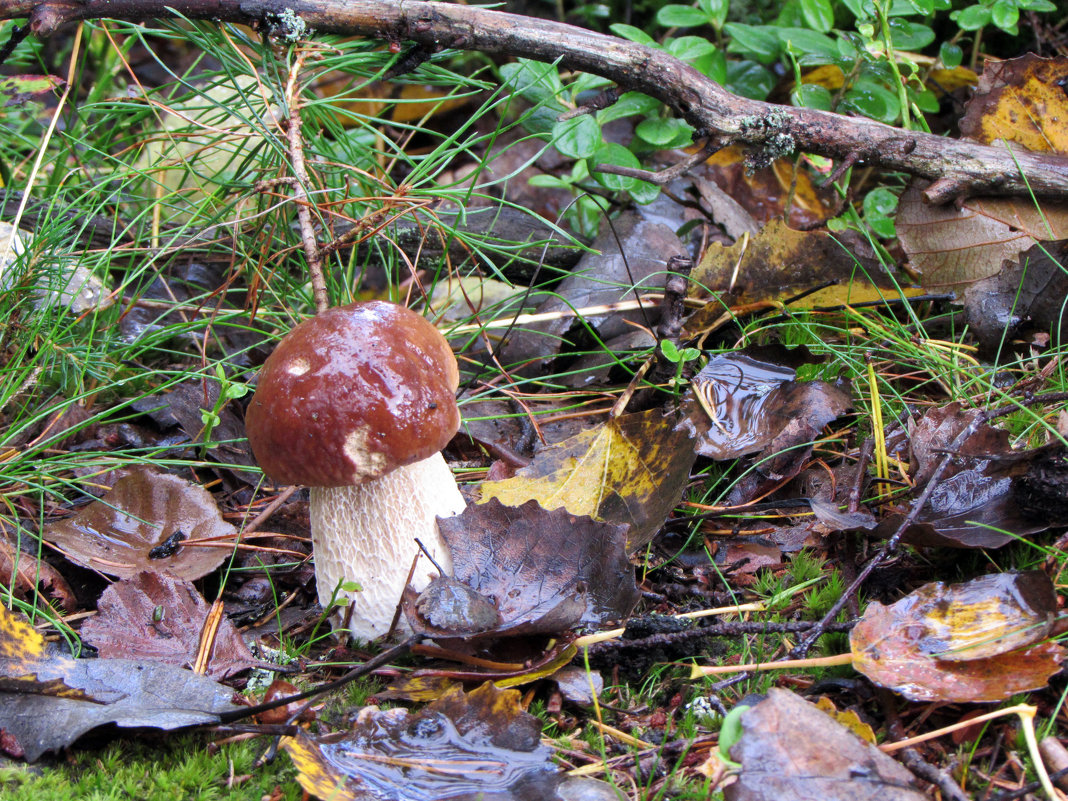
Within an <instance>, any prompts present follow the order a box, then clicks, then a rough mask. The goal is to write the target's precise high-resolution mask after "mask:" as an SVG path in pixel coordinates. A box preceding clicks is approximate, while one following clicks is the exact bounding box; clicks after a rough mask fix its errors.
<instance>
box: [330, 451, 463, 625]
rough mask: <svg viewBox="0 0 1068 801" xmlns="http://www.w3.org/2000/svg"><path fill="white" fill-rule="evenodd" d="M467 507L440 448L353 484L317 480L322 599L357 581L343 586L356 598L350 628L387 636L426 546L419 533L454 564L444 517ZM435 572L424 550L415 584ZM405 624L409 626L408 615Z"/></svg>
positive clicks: (446, 563) (439, 557) (446, 565)
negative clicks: (441, 522)
mask: <svg viewBox="0 0 1068 801" xmlns="http://www.w3.org/2000/svg"><path fill="white" fill-rule="evenodd" d="M464 508H465V503H464V498H463V496H462V495H461V494H460V490H459V489H458V488H457V486H456V479H454V478H453V475H452V471H451V470H450V469H449V466H448V464H446V463H445V458H444V457H443V456H442V455H441V454H440V453H436V454H434V455H433V456H431V457H430V458H429V459H424V460H423V461H421V462H415V463H414V464H410V465H406V466H404V467H399V468H397V469H396V470H394V471H392V472H391V473H387V474H386V475H384V476H382V477H381V478H378V479H375V480H373V481H368V482H365V483H363V484H358V485H356V486H353V487H311V510H310V514H311V531H312V543H313V545H314V547H315V551H314V556H315V580H316V585H317V587H318V590H319V602H320V603H322V604H323V605H324V606H325V605H326V604H328V603H329V602H330V598H331V596H332V595H333V593H334V588H335V587H337V586H338V583H339V582H341V581H355V582H357V583H358V584H359V585H360V586H361V587H362V590H361V591H360V592H346V593H340V594H339V597H340V595H342V594H343V595H345V596H347V597H348V598H349V599H351V600H350V604H351V605H352V607H353V610H352V617H351V619H350V620H351V622H350V629H351V631H352V633H353V634H354V635H355V636H357V637H360V638H362V639H367V640H370V639H373V638H375V637H380V636H382V635H383V634H385V633H386V632H387V631H389V626H390V623H391V622H392V621H393V614H394V612H395V611H396V609H397V604H398V603H400V598H401V593H402V592H403V591H404V587H405V580H406V579H407V578H408V570H409V569H410V568H411V565H412V559H413V558H414V557H415V555H416V554H417V553H420V552H419V546H418V545H416V543H415V540H416V539H417V538H418V539H419V541H420V542H422V543H423V545H424V546H425V547H426V549H427V551H429V552H430V555H431V556H432V557H433V558H434V560H435V561H436V562H437V563H438V564H439V565H441V567H442V569H443V570H446V571H449V572H450V573H451V572H452V559H451V557H450V556H449V549H448V548H447V547H446V546H445V541H444V540H443V539H442V537H441V534H440V532H439V531H438V524H437V520H436V518H437V517H451V516H452V515H457V514H459V513H460V512H462V511H463V510H464ZM435 575H437V570H436V569H435V568H434V566H433V565H432V564H431V563H430V562H429V561H428V560H427V559H426V557H424V556H422V554H420V561H419V563H418V564H417V565H416V567H415V572H414V573H413V575H412V586H413V587H414V588H415V589H417V590H420V589H423V588H424V587H426V585H427V584H429V583H430V580H431V578H433V577H434V576H435ZM343 614H344V612H342V614H340V615H337V616H335V619H340V618H341V617H342V616H343ZM401 625H402V627H405V628H406V626H404V618H403V616H401Z"/></svg>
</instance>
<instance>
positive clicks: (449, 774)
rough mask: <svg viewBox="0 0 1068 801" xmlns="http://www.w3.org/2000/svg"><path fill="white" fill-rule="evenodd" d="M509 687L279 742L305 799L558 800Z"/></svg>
mask: <svg viewBox="0 0 1068 801" xmlns="http://www.w3.org/2000/svg"><path fill="white" fill-rule="evenodd" d="M519 700H520V693H519V691H517V690H498V689H497V688H496V687H494V686H493V684H492V683H490V682H487V683H485V684H483V685H482V686H481V687H479V688H478V689H476V690H474V691H472V692H471V693H467V694H465V693H464V692H463V690H462V689H461V688H459V687H457V688H455V689H453V690H451V691H449V692H448V693H446V694H445V695H444V696H442V697H441V698H440V699H438V700H437V701H435V702H434V703H432V704H431V705H430V706H428V707H427V708H426V709H424V710H422V711H420V712H418V713H416V714H409V713H408V712H407V711H406V710H404V709H390V710H380V709H378V708H376V707H365V708H364V709H362V710H361V711H360V713H359V715H358V716H357V719H356V725H355V726H354V728H353V730H352V731H350V732H342V733H337V734H328V735H325V736H322V737H312V736H311V735H308V734H304V733H303V732H302V733H300V734H298V735H297V736H296V737H294V738H287V739H286V740H285V741H284V748H285V749H286V751H287V752H288V753H289V755H290V757H292V759H293V762H294V764H295V765H296V766H297V771H298V775H297V781H298V782H300V785H301V787H303V788H304V789H305V790H306V791H307V792H308V793H310V794H312V795H315V796H318V797H319V798H324V799H325V798H329V799H331V801H380V800H381V801H387V800H388V801H424V800H425V799H428V798H436V799H445V798H448V799H465V800H467V801H474V799H484V801H513V799H514V800H515V801H520V800H521V799H545V800H546V801H552V799H556V798H558V796H557V794H556V788H557V786H558V785H559V783H560V781H561V779H562V778H563V775H562V774H561V773H560V772H559V771H558V770H557V768H556V767H555V766H554V765H553V764H552V763H551V762H550V761H549V755H550V750H549V749H548V748H547V747H545V746H543V745H541V742H540V738H541V723H540V721H538V719H537V718H535V717H534V716H533V715H528V714H527V713H526V712H524V711H522V709H521V708H520V706H519Z"/></svg>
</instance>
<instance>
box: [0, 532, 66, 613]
mask: <svg viewBox="0 0 1068 801" xmlns="http://www.w3.org/2000/svg"><path fill="white" fill-rule="evenodd" d="M0 583H2V584H3V585H4V586H5V587H7V588H8V589H9V590H10V591H11V592H12V593H14V594H15V596H16V597H18V598H29V597H32V596H33V595H34V594H35V593H36V592H37V589H38V588H40V589H41V591H42V594H43V595H44V596H45V597H46V598H47V597H51V598H54V599H55V602H56V604H57V605H58V606H59V607H60V608H61V609H63V610H64V611H66V612H72V611H74V609H75V607H76V605H77V602H76V599H75V597H74V590H73V589H71V586H70V584H68V583H67V580H66V579H65V578H63V575H62V574H61V573H60V572H59V571H58V570H56V569H55V568H54V567H53V566H52V565H50V564H48V562H45V561H44V560H43V559H38V558H37V557H36V556H33V555H31V554H28V553H25V552H24V551H22V550H20V549H19V548H18V546H17V545H16V543H14V542H12V541H11V540H10V539H8V537H7V535H6V533H5V532H2V531H0Z"/></svg>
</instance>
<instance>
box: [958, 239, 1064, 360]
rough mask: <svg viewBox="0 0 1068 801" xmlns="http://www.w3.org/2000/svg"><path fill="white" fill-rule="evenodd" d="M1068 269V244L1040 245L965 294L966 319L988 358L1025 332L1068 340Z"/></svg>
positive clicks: (979, 282) (965, 290)
mask: <svg viewBox="0 0 1068 801" xmlns="http://www.w3.org/2000/svg"><path fill="white" fill-rule="evenodd" d="M1065 265H1068V240H1062V241H1060V242H1049V243H1047V244H1044V245H1034V246H1032V247H1031V248H1029V249H1028V250H1026V251H1024V252H1023V253H1021V254H1020V258H1019V261H1018V262H1016V261H1006V262H1003V263H1002V265H1001V270H999V271H998V273H997V275H992V276H990V277H989V278H984V279H982V280H980V281H976V282H975V283H974V284H969V285H968V286H966V287H965V288H964V298H963V302H964V313H965V318H966V319H967V321H968V328H969V329H970V330H971V332H972V333H973V334H975V337H976V339H977V340H979V347H980V349H981V350H982V352H984V353H996V352H997V350H998V348H1000V347H1002V345H1004V344H1008V343H1009V342H1011V341H1012V339H1013V337H1016V336H1020V335H1021V334H1022V333H1023V332H1024V331H1025V330H1026V331H1040V332H1049V333H1052V334H1053V336H1054V337H1055V338H1056V339H1057V340H1058V341H1061V342H1063V341H1065V340H1068V316H1066V315H1065V314H1064V299H1065V297H1066V296H1068V272H1066V271H1065Z"/></svg>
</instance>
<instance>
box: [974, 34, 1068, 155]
mask: <svg viewBox="0 0 1068 801" xmlns="http://www.w3.org/2000/svg"><path fill="white" fill-rule="evenodd" d="M1065 81H1068V59H1065V58H1041V57H1040V56H1036V55H1034V54H1030V53H1029V54H1027V55H1025V56H1021V57H1020V58H1010V59H1007V60H1005V61H997V60H993V59H992V60H990V61H988V62H987V64H986V66H985V67H984V68H983V74H982V75H981V76H980V77H979V86H978V87H977V88H976V91H975V94H974V95H973V96H972V98H971V99H970V100H969V101H968V105H967V108H966V109H965V113H964V116H963V117H962V118H961V121H960V131H961V134H963V135H964V136H966V137H968V138H969V139H974V140H976V141H977V142H982V143H983V144H984V145H990V144H995V143H997V142H999V141H1007V142H1015V143H1017V144H1019V145H1022V146H1023V147H1025V148H1027V149H1028V150H1034V151H1036V152H1039V153H1046V152H1050V151H1053V152H1057V153H1068V129H1066V128H1065V126H1064V124H1063V123H1064V120H1066V119H1068V95H1065V93H1064V88H1063V87H1064V84H1065Z"/></svg>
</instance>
